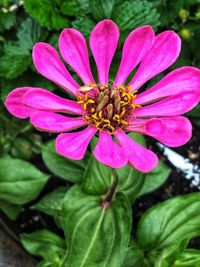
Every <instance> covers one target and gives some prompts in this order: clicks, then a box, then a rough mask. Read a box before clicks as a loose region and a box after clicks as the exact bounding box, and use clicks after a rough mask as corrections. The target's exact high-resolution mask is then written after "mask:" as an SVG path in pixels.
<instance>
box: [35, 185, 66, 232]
mask: <svg viewBox="0 0 200 267" xmlns="http://www.w3.org/2000/svg"><path fill="white" fill-rule="evenodd" d="M67 190H68V189H67V188H66V187H57V188H56V189H55V190H54V191H52V192H50V193H48V194H46V195H45V196H44V197H43V198H42V199H41V200H40V201H39V202H37V203H36V204H34V205H33V206H32V208H34V209H37V210H39V211H41V212H44V213H46V214H48V215H50V216H53V218H54V220H55V222H56V224H57V225H58V226H59V227H61V228H62V203H63V199H64V197H65V195H66V192H67Z"/></svg>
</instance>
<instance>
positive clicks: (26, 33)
mask: <svg viewBox="0 0 200 267" xmlns="http://www.w3.org/2000/svg"><path fill="white" fill-rule="evenodd" d="M47 34H48V33H47V30H46V29H44V28H42V27H41V26H40V25H39V24H38V23H37V22H36V21H35V20H32V19H31V18H27V19H26V20H25V21H24V22H23V23H22V24H21V26H20V28H19V31H18V32H17V37H18V40H19V44H20V46H21V47H23V48H24V49H26V50H31V49H32V47H33V45H34V44H35V43H36V42H39V41H44V40H45V39H46V37H47Z"/></svg>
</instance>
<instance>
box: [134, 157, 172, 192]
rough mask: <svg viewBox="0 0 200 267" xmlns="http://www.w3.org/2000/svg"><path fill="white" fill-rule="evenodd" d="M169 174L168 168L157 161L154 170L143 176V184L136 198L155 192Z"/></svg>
mask: <svg viewBox="0 0 200 267" xmlns="http://www.w3.org/2000/svg"><path fill="white" fill-rule="evenodd" d="M170 172H171V169H170V167H168V166H167V165H166V164H165V163H164V162H162V161H159V162H158V165H157V166H156V168H155V169H153V170H152V171H151V172H149V173H147V174H146V175H144V176H145V179H144V184H143V187H142V189H141V191H140V192H139V194H138V196H142V195H145V194H147V193H150V192H152V191H154V190H156V189H157V188H158V187H160V186H161V185H162V184H163V183H164V182H165V181H166V180H167V178H168V176H169V174H170Z"/></svg>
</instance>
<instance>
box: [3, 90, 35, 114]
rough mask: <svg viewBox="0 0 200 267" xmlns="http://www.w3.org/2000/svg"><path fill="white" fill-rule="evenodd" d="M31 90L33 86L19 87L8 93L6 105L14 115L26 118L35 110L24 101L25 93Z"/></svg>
mask: <svg viewBox="0 0 200 267" xmlns="http://www.w3.org/2000/svg"><path fill="white" fill-rule="evenodd" d="M29 90H31V87H19V88H16V89H14V90H13V91H11V92H10V93H9V94H8V95H7V98H6V101H5V106H6V108H7V110H8V111H9V112H10V113H11V114H12V115H13V116H15V117H17V118H20V119H26V118H28V117H29V116H30V114H31V113H32V112H33V111H34V109H33V108H31V107H28V106H26V105H24V103H23V102H22V97H23V95H24V94H25V93H26V92H28V91H29Z"/></svg>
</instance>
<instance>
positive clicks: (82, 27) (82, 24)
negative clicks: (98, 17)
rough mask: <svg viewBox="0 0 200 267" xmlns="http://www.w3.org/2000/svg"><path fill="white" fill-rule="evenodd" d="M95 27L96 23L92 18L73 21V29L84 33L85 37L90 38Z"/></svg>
mask: <svg viewBox="0 0 200 267" xmlns="http://www.w3.org/2000/svg"><path fill="white" fill-rule="evenodd" d="M94 26H95V22H94V21H93V20H92V19H91V18H90V16H78V17H76V19H75V20H73V21H72V27H73V28H75V29H77V30H79V31H80V32H82V34H83V35H84V36H85V37H88V36H89V35H90V33H91V31H92V29H93V28H94Z"/></svg>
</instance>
